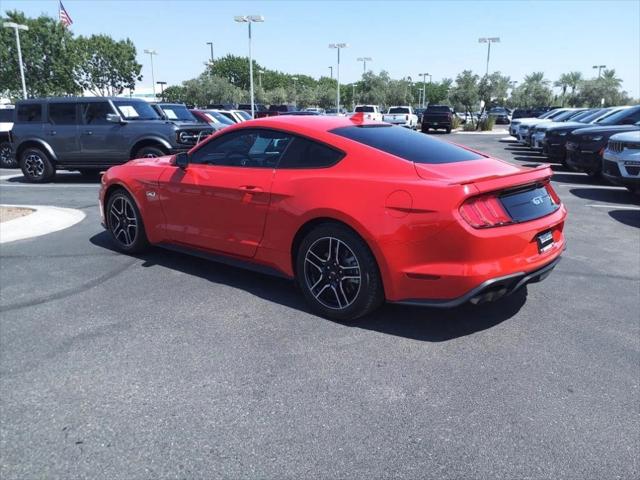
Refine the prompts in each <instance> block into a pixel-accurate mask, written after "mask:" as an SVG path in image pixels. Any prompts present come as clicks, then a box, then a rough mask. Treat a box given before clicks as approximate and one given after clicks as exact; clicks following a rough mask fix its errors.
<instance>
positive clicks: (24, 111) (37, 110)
mask: <svg viewBox="0 0 640 480" xmlns="http://www.w3.org/2000/svg"><path fill="white" fill-rule="evenodd" d="M16 118H17V121H18V122H21V123H28V122H41V121H42V104H40V103H27V104H25V105H18V107H17V113H16Z"/></svg>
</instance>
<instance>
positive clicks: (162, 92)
mask: <svg viewBox="0 0 640 480" xmlns="http://www.w3.org/2000/svg"><path fill="white" fill-rule="evenodd" d="M156 83H157V84H158V85H160V98H162V101H163V102H164V86H165V85H166V84H167V82H156Z"/></svg>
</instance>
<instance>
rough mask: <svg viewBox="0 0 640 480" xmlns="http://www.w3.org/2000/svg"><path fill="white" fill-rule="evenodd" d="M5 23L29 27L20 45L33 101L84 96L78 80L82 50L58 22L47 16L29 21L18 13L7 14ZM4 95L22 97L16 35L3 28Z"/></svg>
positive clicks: (0, 65) (0, 83)
mask: <svg viewBox="0 0 640 480" xmlns="http://www.w3.org/2000/svg"><path fill="white" fill-rule="evenodd" d="M4 21H10V22H16V23H19V24H23V25H27V26H28V27H29V30H28V31H22V32H20V45H21V48H22V62H23V66H24V73H25V82H26V84H27V93H28V95H29V96H30V97H39V96H48V95H74V94H79V93H81V88H80V86H79V85H78V84H77V83H76V81H75V76H74V70H75V67H76V65H77V64H78V49H77V47H76V44H75V42H74V39H73V35H72V33H71V32H70V31H69V30H68V29H67V28H65V27H64V26H63V25H62V24H61V23H60V22H59V21H58V20H57V19H53V18H51V17H47V16H45V15H41V16H39V17H38V18H27V17H26V16H25V15H24V14H23V13H22V12H18V11H9V12H7V13H6V16H5V17H3V18H1V19H0V23H2V22H4ZM0 92H1V93H3V94H4V95H7V96H9V97H12V98H20V97H22V86H21V82H20V70H19V66H18V54H17V49H16V40H15V34H14V31H13V29H9V28H0Z"/></svg>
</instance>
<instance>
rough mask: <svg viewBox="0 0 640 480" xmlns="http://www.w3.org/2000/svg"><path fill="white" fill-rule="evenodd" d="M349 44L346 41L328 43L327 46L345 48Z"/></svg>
mask: <svg viewBox="0 0 640 480" xmlns="http://www.w3.org/2000/svg"><path fill="white" fill-rule="evenodd" d="M348 46H349V44H348V43H330V44H329V48H347V47H348Z"/></svg>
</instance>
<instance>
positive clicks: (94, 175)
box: [78, 169, 100, 180]
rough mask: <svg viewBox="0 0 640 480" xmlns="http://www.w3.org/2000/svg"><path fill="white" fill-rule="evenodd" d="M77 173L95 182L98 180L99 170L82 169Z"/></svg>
mask: <svg viewBox="0 0 640 480" xmlns="http://www.w3.org/2000/svg"><path fill="white" fill-rule="evenodd" d="M78 171H79V172H80V175H82V176H83V177H85V178H87V180H97V179H99V178H100V170H92V169H82V170H78Z"/></svg>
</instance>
